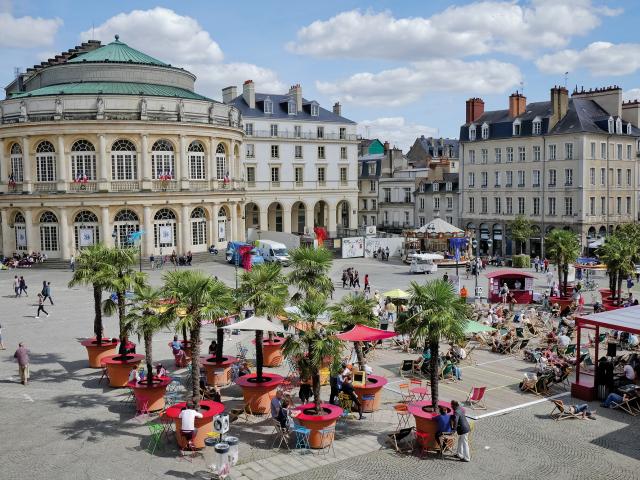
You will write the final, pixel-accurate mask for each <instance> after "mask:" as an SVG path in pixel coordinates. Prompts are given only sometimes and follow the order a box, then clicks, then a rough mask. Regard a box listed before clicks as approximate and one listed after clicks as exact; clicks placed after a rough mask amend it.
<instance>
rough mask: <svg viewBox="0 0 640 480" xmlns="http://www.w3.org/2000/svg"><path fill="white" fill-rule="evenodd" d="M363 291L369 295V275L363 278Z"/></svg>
mask: <svg viewBox="0 0 640 480" xmlns="http://www.w3.org/2000/svg"><path fill="white" fill-rule="evenodd" d="M364 291H365V292H369V293H371V285H369V274H368V273H367V274H365V276H364Z"/></svg>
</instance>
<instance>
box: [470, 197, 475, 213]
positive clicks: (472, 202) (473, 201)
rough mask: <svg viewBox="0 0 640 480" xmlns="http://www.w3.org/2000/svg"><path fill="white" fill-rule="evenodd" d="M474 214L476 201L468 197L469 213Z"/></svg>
mask: <svg viewBox="0 0 640 480" xmlns="http://www.w3.org/2000/svg"><path fill="white" fill-rule="evenodd" d="M475 212H476V199H475V198H473V197H469V213H475Z"/></svg>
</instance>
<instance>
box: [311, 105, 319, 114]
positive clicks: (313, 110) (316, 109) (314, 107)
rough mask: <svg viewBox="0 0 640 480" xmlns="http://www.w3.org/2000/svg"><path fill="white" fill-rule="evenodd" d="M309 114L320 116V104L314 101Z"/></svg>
mask: <svg viewBox="0 0 640 480" xmlns="http://www.w3.org/2000/svg"><path fill="white" fill-rule="evenodd" d="M311 116H312V117H318V116H320V106H319V105H318V104H317V103H315V102H313V103H312V104H311Z"/></svg>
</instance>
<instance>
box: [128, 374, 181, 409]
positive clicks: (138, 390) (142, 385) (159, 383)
mask: <svg viewBox="0 0 640 480" xmlns="http://www.w3.org/2000/svg"><path fill="white" fill-rule="evenodd" d="M170 383H171V377H158V376H156V375H154V376H153V384H152V385H151V386H149V384H148V383H147V379H146V378H145V379H144V380H141V381H137V380H130V381H129V382H128V383H127V387H129V388H130V389H132V390H133V395H134V396H135V397H136V409H137V411H138V412H142V411H144V406H145V405H144V404H145V403H146V404H147V405H146V410H147V411H149V412H157V411H158V410H162V409H163V408H164V394H165V392H166V390H167V386H168V385H169V384H170Z"/></svg>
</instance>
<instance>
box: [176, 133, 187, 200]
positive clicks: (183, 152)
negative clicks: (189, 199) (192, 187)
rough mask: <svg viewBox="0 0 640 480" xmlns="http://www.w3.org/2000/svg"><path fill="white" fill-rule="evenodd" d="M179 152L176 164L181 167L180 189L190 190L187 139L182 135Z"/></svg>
mask: <svg viewBox="0 0 640 480" xmlns="http://www.w3.org/2000/svg"><path fill="white" fill-rule="evenodd" d="M179 152H180V154H179V156H178V158H176V163H178V164H179V165H180V172H179V173H180V189H182V190H189V156H188V155H187V139H186V137H185V136H184V135H180V142H179ZM176 178H178V175H176Z"/></svg>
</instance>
